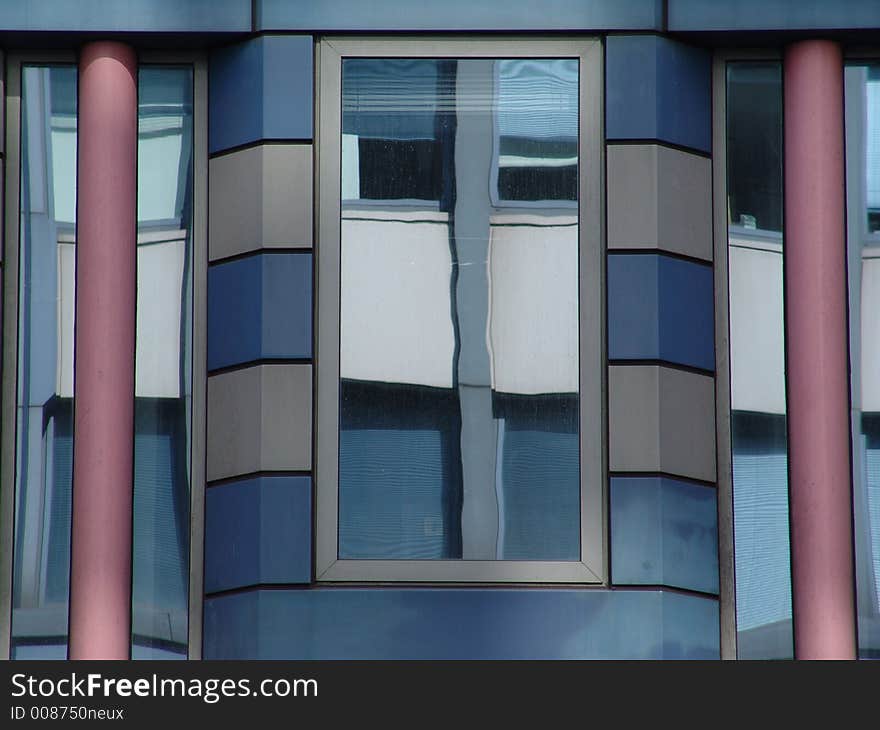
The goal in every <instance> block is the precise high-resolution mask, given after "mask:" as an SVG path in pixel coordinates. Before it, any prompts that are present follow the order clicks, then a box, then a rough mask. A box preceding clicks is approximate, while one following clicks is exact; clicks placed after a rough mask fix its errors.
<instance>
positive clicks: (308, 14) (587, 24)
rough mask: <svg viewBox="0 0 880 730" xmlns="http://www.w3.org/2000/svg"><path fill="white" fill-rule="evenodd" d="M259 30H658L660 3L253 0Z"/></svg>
mask: <svg viewBox="0 0 880 730" xmlns="http://www.w3.org/2000/svg"><path fill="white" fill-rule="evenodd" d="M256 8H257V10H256V19H257V29H258V30H316V29H319V30H328V31H339V30H377V31H385V30H553V29H559V30H592V29H595V30H604V29H610V28H626V29H631V30H659V29H660V27H661V24H662V21H663V16H662V2H661V1H660V0H544V2H542V3H535V2H531V1H530V0H507V2H495V1H494V0H480V1H479V2H474V1H473V0H446V2H442V3H409V4H406V5H405V6H404V5H401V2H400V0H372V2H369V3H366V2H363V0H322V2H315V1H314V0H257V5H256Z"/></svg>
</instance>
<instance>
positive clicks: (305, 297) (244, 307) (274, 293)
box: [208, 252, 312, 370]
mask: <svg viewBox="0 0 880 730" xmlns="http://www.w3.org/2000/svg"><path fill="white" fill-rule="evenodd" d="M311 356H312V254H311V253H274V252H272V253H270V252H264V253H261V254H257V255H255V256H247V257H245V258H241V259H235V260H233V261H227V262H224V263H219V264H214V265H212V266H210V267H209V268H208V370H216V369H218V368H223V367H229V366H231V365H241V364H243V363H248V362H253V361H255V360H278V359H308V358H310V357H311Z"/></svg>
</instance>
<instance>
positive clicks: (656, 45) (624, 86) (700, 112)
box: [605, 35, 712, 152]
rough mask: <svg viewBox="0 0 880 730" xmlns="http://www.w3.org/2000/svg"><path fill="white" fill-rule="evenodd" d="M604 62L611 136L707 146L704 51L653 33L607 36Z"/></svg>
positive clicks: (708, 65)
mask: <svg viewBox="0 0 880 730" xmlns="http://www.w3.org/2000/svg"><path fill="white" fill-rule="evenodd" d="M605 63H606V68H605V85H606V100H605V115H606V116H605V121H606V136H607V138H608V139H609V140H613V139H658V140H661V141H664V142H671V143H672V144H680V145H684V146H685V147H691V148H693V149H698V150H702V151H704V152H709V151H710V150H711V145H712V133H711V130H712V108H711V95H712V57H711V54H710V53H709V52H708V51H705V50H704V49H700V48H694V47H691V46H687V45H684V44H682V43H679V42H677V41H674V40H670V39H668V38H661V37H659V36H654V35H638V36H609V37H608V39H607V41H606V45H605Z"/></svg>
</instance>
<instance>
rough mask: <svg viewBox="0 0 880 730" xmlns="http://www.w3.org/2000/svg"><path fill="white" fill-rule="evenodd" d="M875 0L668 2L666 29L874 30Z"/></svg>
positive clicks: (877, 19) (879, 9)
mask: <svg viewBox="0 0 880 730" xmlns="http://www.w3.org/2000/svg"><path fill="white" fill-rule="evenodd" d="M878 26H880V3H878V2H877V0H846V2H841V0H797V2H792V0H726V1H725V2H718V1H717V0H669V30H670V31H678V30H773V29H783V30H794V29H807V28H821V29H825V28H877V27H878Z"/></svg>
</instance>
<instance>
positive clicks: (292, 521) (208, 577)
mask: <svg viewBox="0 0 880 730" xmlns="http://www.w3.org/2000/svg"><path fill="white" fill-rule="evenodd" d="M311 546H312V487H311V479H309V478H308V477H275V476H273V477H259V478H256V479H246V480H242V481H240V482H230V483H228V484H221V485H218V486H216V487H211V488H210V489H208V491H207V495H206V500H205V592H206V593H212V592H216V591H223V590H229V589H231V588H240V587H242V586H249V585H256V584H259V583H263V584H265V583H308V582H309V581H310V580H311V576H312V549H311Z"/></svg>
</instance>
